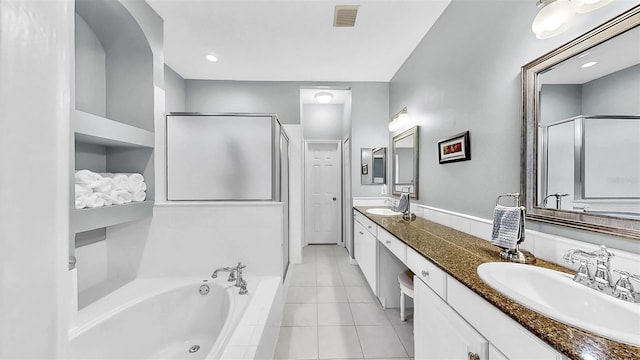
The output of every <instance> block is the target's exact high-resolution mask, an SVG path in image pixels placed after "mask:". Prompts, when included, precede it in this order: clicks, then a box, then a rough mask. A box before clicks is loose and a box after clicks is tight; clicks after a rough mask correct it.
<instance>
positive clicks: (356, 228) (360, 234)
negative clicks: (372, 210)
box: [353, 213, 378, 295]
mask: <svg viewBox="0 0 640 360" xmlns="http://www.w3.org/2000/svg"><path fill="white" fill-rule="evenodd" d="M354 220H355V221H354V222H353V251H354V255H355V259H356V261H357V262H358V266H360V270H362V273H363V274H364V277H365V278H366V279H367V282H368V283H369V286H370V287H371V291H373V293H374V294H376V295H377V293H378V291H377V289H378V252H377V249H378V246H377V242H378V240H377V239H376V236H375V233H376V232H377V226H376V225H375V224H374V223H373V222H372V221H371V220H369V219H367V218H365V217H364V216H362V215H360V214H358V213H355V215H354Z"/></svg>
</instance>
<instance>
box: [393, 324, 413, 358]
mask: <svg viewBox="0 0 640 360" xmlns="http://www.w3.org/2000/svg"><path fill="white" fill-rule="evenodd" d="M393 328H394V329H395V330H396V334H398V337H399V338H400V342H401V343H402V345H403V346H404V349H405V350H406V351H407V354H409V356H413V355H414V351H413V349H414V347H413V325H397V326H394V327H393Z"/></svg>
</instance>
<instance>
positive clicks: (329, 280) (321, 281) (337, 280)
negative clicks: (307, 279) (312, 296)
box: [317, 272, 342, 286]
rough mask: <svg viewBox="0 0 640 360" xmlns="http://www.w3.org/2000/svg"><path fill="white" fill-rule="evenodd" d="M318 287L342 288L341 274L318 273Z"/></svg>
mask: <svg viewBox="0 0 640 360" xmlns="http://www.w3.org/2000/svg"><path fill="white" fill-rule="evenodd" d="M317 280H318V283H317V284H318V286H342V277H340V273H339V272H327V273H318V275H317Z"/></svg>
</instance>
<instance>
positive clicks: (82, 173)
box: [74, 170, 102, 188]
mask: <svg viewBox="0 0 640 360" xmlns="http://www.w3.org/2000/svg"><path fill="white" fill-rule="evenodd" d="M74 178H75V183H76V184H80V185H86V186H88V187H90V188H94V187H96V186H98V185H100V184H101V182H102V176H100V174H97V173H94V172H93V171H89V170H79V171H76V173H75V176H74Z"/></svg>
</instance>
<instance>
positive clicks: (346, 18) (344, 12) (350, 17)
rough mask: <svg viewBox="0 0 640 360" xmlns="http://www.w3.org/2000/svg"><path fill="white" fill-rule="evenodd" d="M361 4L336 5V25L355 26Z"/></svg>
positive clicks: (334, 18)
mask: <svg viewBox="0 0 640 360" xmlns="http://www.w3.org/2000/svg"><path fill="white" fill-rule="evenodd" d="M359 7H360V6H359V5H336V12H335V14H334V16H333V26H334V27H354V26H355V24H356V16H357V15H358V8H359Z"/></svg>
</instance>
